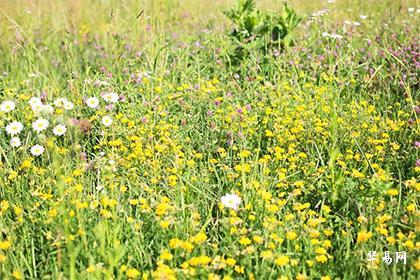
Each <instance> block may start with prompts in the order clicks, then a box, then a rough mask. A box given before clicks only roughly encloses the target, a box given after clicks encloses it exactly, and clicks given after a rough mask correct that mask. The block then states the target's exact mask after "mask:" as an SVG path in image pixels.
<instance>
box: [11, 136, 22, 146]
mask: <svg viewBox="0 0 420 280" xmlns="http://www.w3.org/2000/svg"><path fill="white" fill-rule="evenodd" d="M20 145H21V143H20V139H19V137H12V138H11V139H10V146H12V147H13V148H17V147H20Z"/></svg>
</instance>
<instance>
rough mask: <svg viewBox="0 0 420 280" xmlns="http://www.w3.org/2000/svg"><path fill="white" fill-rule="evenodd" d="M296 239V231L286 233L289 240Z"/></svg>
mask: <svg viewBox="0 0 420 280" xmlns="http://www.w3.org/2000/svg"><path fill="white" fill-rule="evenodd" d="M296 237H297V234H296V232H294V231H289V232H287V233H286V238H287V239H289V240H295V239H296Z"/></svg>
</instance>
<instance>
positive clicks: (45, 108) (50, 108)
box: [37, 104, 54, 115]
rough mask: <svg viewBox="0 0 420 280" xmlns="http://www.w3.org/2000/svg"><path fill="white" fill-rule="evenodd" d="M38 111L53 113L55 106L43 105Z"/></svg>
mask: <svg viewBox="0 0 420 280" xmlns="http://www.w3.org/2000/svg"><path fill="white" fill-rule="evenodd" d="M37 113H44V114H50V115H51V114H53V113H54V108H53V106H51V105H48V104H46V105H41V108H40V109H39V111H37Z"/></svg>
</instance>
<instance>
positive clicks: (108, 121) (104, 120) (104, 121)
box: [102, 116, 112, 126]
mask: <svg viewBox="0 0 420 280" xmlns="http://www.w3.org/2000/svg"><path fill="white" fill-rule="evenodd" d="M102 124H103V125H104V126H110V125H111V124H112V119H111V117H109V116H104V117H103V118H102Z"/></svg>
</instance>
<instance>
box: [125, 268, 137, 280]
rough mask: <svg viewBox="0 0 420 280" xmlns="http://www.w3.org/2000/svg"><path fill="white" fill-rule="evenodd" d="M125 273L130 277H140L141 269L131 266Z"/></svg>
mask: <svg viewBox="0 0 420 280" xmlns="http://www.w3.org/2000/svg"><path fill="white" fill-rule="evenodd" d="M125 274H126V275H127V277H128V278H130V279H135V278H138V277H139V276H140V271H138V270H137V269H135V268H129V269H127V271H126V273H125Z"/></svg>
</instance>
